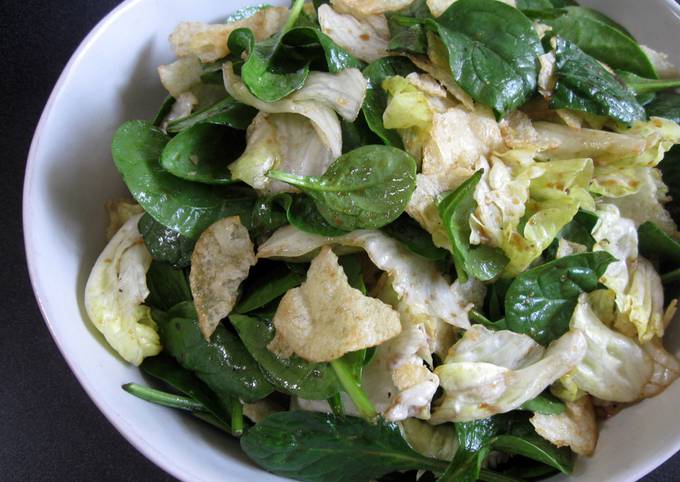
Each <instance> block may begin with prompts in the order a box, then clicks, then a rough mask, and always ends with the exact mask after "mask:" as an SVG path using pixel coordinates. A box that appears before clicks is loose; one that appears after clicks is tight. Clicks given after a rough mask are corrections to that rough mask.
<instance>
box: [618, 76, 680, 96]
mask: <svg viewBox="0 0 680 482" xmlns="http://www.w3.org/2000/svg"><path fill="white" fill-rule="evenodd" d="M616 74H617V75H618V76H619V79H621V81H623V83H624V84H626V86H628V88H629V89H630V90H631V91H633V93H635V95H641V94H649V93H652V92H659V91H660V90H667V89H675V88H677V87H680V79H648V78H645V77H640V76H639V75H636V74H633V73H632V72H626V71H623V70H619V71H617V72H616Z"/></svg>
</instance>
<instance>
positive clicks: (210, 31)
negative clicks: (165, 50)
mask: <svg viewBox="0 0 680 482" xmlns="http://www.w3.org/2000/svg"><path fill="white" fill-rule="evenodd" d="M287 18H288V9H287V8H284V7H267V8H263V9H262V10H260V11H258V12H257V13H255V14H254V15H251V16H250V17H247V18H244V19H242V20H239V21H237V22H231V23H227V24H207V23H202V22H182V23H180V24H179V25H178V26H177V28H175V31H174V32H172V34H171V35H170V43H171V44H172V47H173V49H174V50H175V53H176V54H177V56H178V57H185V56H187V55H195V56H197V57H198V58H199V59H200V60H201V62H203V63H208V62H214V61H216V60H219V59H221V58H224V57H226V56H227V55H229V47H228V46H227V40H228V39H229V35H230V34H231V32H233V31H234V30H236V29H238V28H249V29H250V30H252V32H253V35H255V39H256V40H264V39H266V38H268V37H271V36H272V35H274V34H275V33H276V32H278V31H279V30H281V28H282V27H283V24H284V23H285V22H286V19H287Z"/></svg>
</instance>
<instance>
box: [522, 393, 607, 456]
mask: <svg viewBox="0 0 680 482" xmlns="http://www.w3.org/2000/svg"><path fill="white" fill-rule="evenodd" d="M566 405H567V409H566V411H564V413H560V414H559V415H543V414H540V413H536V414H534V416H533V417H531V418H530V419H529V421H530V422H531V425H533V426H534V428H535V429H536V433H538V434H539V435H540V436H541V437H543V438H544V439H546V440H547V441H549V442H550V443H552V444H553V445H556V446H558V447H565V446H568V447H569V448H571V450H573V451H574V452H576V453H577V454H579V455H592V454H593V452H594V451H595V445H597V437H598V432H597V420H596V419H595V410H594V408H593V404H592V403H591V401H590V397H588V396H585V397H581V398H580V399H578V400H576V401H575V402H566Z"/></svg>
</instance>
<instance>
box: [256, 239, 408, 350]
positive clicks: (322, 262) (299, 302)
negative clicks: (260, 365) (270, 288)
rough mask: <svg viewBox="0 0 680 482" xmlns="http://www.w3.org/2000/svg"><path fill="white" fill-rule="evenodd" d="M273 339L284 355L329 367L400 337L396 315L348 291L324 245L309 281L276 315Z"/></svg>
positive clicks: (284, 301)
mask: <svg viewBox="0 0 680 482" xmlns="http://www.w3.org/2000/svg"><path fill="white" fill-rule="evenodd" d="M274 326H275V327H276V336H275V337H274V339H273V340H272V342H271V343H270V344H269V349H270V350H272V351H273V350H276V352H277V353H279V354H280V355H282V356H286V355H290V350H288V349H287V348H288V347H290V349H292V351H293V352H294V353H296V354H297V355H298V356H300V357H302V358H304V359H305V360H308V361H312V362H327V361H331V360H335V359H336V358H340V357H341V356H342V355H344V354H345V353H348V352H351V351H356V350H361V349H363V348H368V347H371V346H376V345H379V344H381V343H382V342H384V341H386V340H389V339H390V338H393V337H395V336H397V335H398V334H399V333H400V332H401V323H400V321H399V314H398V313H397V312H396V311H395V310H393V309H392V308H391V307H390V306H389V305H386V304H385V303H383V302H382V301H380V300H378V299H375V298H370V297H368V296H365V295H363V294H362V293H361V291H359V290H357V289H354V288H352V287H351V286H350V285H349V283H348V281H347V275H346V274H345V272H344V271H343V269H342V267H341V266H340V265H339V264H338V257H337V256H336V255H335V254H334V253H333V251H332V250H331V249H330V248H329V247H328V246H325V247H323V248H322V249H321V252H320V253H319V254H318V255H317V256H316V257H315V258H314V259H313V260H312V264H311V265H310V267H309V271H308V272H307V281H305V282H304V283H303V284H302V285H301V286H300V287H299V288H293V289H291V290H288V292H287V293H286V294H285V295H284V297H283V299H282V300H281V303H279V307H278V309H277V310H276V314H275V315H274Z"/></svg>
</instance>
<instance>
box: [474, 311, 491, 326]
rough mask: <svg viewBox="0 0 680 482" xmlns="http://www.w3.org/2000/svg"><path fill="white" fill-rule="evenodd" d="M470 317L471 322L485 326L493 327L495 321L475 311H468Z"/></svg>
mask: <svg viewBox="0 0 680 482" xmlns="http://www.w3.org/2000/svg"><path fill="white" fill-rule="evenodd" d="M468 317H470V320H471V321H474V322H475V323H481V324H482V325H484V326H488V325H493V321H491V320H490V319H488V318H487V317H486V316H484V315H483V314H481V313H480V312H479V311H477V310H475V309H471V310H470V311H468Z"/></svg>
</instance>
